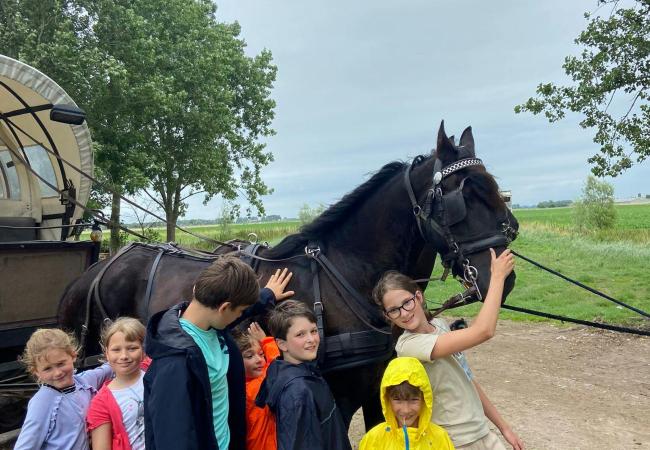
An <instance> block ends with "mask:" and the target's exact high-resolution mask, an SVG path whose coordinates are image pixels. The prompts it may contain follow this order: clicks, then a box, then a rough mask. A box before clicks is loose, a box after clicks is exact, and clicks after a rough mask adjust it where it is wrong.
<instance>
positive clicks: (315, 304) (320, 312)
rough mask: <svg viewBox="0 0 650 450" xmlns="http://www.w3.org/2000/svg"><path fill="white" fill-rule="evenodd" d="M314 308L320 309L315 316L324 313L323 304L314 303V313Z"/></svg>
mask: <svg viewBox="0 0 650 450" xmlns="http://www.w3.org/2000/svg"><path fill="white" fill-rule="evenodd" d="M316 306H318V308H319V309H320V311H318V312H317V313H316V314H322V312H323V311H325V307H324V306H323V302H314V311H316Z"/></svg>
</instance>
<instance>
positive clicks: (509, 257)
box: [490, 248, 515, 280]
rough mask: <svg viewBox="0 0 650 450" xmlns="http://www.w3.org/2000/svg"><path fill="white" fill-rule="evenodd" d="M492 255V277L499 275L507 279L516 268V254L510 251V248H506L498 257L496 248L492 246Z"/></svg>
mask: <svg viewBox="0 0 650 450" xmlns="http://www.w3.org/2000/svg"><path fill="white" fill-rule="evenodd" d="M490 255H491V257H492V262H491V264H490V270H491V271H492V277H497V278H500V279H502V280H505V279H506V278H507V276H508V275H510V273H511V272H512V271H513V269H514V268H515V257H514V255H513V254H512V253H511V252H510V250H508V249H505V250H504V251H503V253H501V254H500V255H499V256H498V257H497V255H496V253H495V252H494V249H492V248H491V249H490Z"/></svg>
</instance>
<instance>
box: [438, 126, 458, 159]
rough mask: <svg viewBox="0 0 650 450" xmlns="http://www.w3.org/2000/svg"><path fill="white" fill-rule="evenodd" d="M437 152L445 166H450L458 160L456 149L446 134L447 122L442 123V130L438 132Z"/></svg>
mask: <svg viewBox="0 0 650 450" xmlns="http://www.w3.org/2000/svg"><path fill="white" fill-rule="evenodd" d="M436 152H437V156H438V159H440V160H441V161H442V162H443V164H449V163H451V162H453V161H456V160H457V159H458V155H457V154H456V147H455V146H454V144H453V142H451V141H450V140H449V138H448V137H447V133H445V121H444V120H443V121H442V122H440V129H439V130H438V140H437V142H436Z"/></svg>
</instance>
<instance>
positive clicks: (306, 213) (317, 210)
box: [298, 203, 325, 225]
mask: <svg viewBox="0 0 650 450" xmlns="http://www.w3.org/2000/svg"><path fill="white" fill-rule="evenodd" d="M323 211H325V205H323V204H319V205H318V206H316V207H314V208H311V207H310V206H309V205H308V204H307V203H305V204H303V205H302V206H301V207H300V211H298V219H300V224H301V225H307V224H308V223H309V222H311V221H312V220H314V219H315V218H316V217H317V216H319V215H320V214H321V213H322V212H323Z"/></svg>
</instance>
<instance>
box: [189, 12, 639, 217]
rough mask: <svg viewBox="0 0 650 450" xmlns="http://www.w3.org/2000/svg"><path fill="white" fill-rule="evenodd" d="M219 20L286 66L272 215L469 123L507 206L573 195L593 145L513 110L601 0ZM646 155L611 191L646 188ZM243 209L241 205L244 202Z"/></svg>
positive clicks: (291, 210)
mask: <svg viewBox="0 0 650 450" xmlns="http://www.w3.org/2000/svg"><path fill="white" fill-rule="evenodd" d="M217 4H218V8H219V9H218V12H217V14H218V17H219V20H220V21H224V22H233V21H238V22H239V23H240V24H241V27H242V32H241V36H242V38H243V39H244V40H245V41H246V42H247V44H248V48H247V52H248V53H249V54H250V55H254V54H257V53H259V51H260V50H262V49H263V48H267V49H269V50H270V51H271V52H272V54H273V59H274V63H275V64H276V65H277V67H278V75H277V80H276V83H275V87H274V89H273V94H272V96H273V98H274V99H275V100H276V102H277V107H276V118H275V121H274V123H273V127H274V129H275V130H276V131H277V135H276V136H273V137H270V138H269V139H268V140H267V141H266V142H267V145H268V149H269V150H270V151H271V152H272V153H273V154H274V156H275V162H273V163H272V164H271V165H269V166H267V167H266V168H265V169H264V171H263V178H264V180H265V181H266V183H267V184H268V185H269V186H270V187H272V188H274V189H275V192H274V193H273V195H271V196H268V197H265V198H264V204H265V206H266V212H267V214H280V215H282V216H284V217H295V216H296V215H297V212H298V210H299V208H300V206H301V205H303V204H305V203H307V204H309V205H312V206H314V205H317V204H319V203H323V204H326V205H328V204H331V203H334V202H336V201H337V200H338V199H340V198H341V197H342V196H343V195H344V194H345V193H347V192H349V191H350V190H352V189H354V188H355V187H356V186H357V185H359V184H361V183H362V182H363V181H365V180H366V179H367V178H368V175H369V174H370V173H372V172H373V171H376V170H377V169H379V168H380V167H381V166H382V165H384V164H385V163H387V162H389V161H393V160H408V159H410V158H412V157H413V156H415V155H418V154H420V153H426V152H428V151H429V150H430V149H431V148H432V147H433V146H434V141H435V136H436V131H437V129H438V126H439V124H440V121H441V120H442V119H444V120H445V127H446V129H447V132H448V134H449V135H451V134H455V135H456V136H459V135H460V133H461V132H462V130H463V129H464V128H465V127H466V126H468V125H471V126H472V127H473V131H474V139H475V141H476V153H477V156H478V157H480V158H483V160H484V161H485V163H486V165H487V167H488V170H490V171H491V172H492V173H493V174H494V175H495V176H496V177H497V180H498V182H499V184H500V187H501V188H502V189H510V190H512V192H513V203H519V204H522V205H531V204H537V203H538V202H540V201H543V200H562V199H575V198H577V196H578V195H579V194H580V190H581V188H582V185H583V183H584V180H585V179H586V177H587V175H588V174H589V166H588V164H587V158H588V157H589V156H590V155H592V154H594V153H595V152H596V151H597V146H596V145H595V144H594V143H593V142H592V140H591V138H592V132H590V131H589V130H582V129H581V128H580V127H579V126H578V124H577V123H578V121H579V119H580V118H579V117H578V116H569V118H568V119H565V120H564V121H562V122H560V123H555V124H549V123H548V122H547V121H546V119H545V118H544V117H541V116H533V115H531V114H519V115H517V114H515V113H514V112H513V107H514V106H515V105H516V104H518V103H522V102H524V101H525V100H526V99H527V98H528V97H530V96H532V95H533V94H534V92H535V87H536V86H537V84H539V83H540V82H548V81H554V82H563V81H567V80H566V76H565V75H564V72H563V70H562V67H561V66H562V63H563V61H564V57H565V56H566V55H568V54H576V53H577V52H578V51H579V49H578V48H577V47H576V46H575V44H574V43H573V40H574V39H575V38H576V37H577V36H578V34H579V32H580V31H581V30H582V29H583V28H584V26H585V24H586V21H585V19H584V17H583V13H584V12H585V11H593V10H594V9H595V7H596V0H572V1H566V0H552V1H551V0H545V1H541V2H540V1H535V2H534V1H521V0H518V1H515V0H511V1H493V2H484V1H472V2H470V1H459V0H455V1H451V0H447V1H440V0H438V1H435V0H409V1H402V2H398V1H387V0H374V1H372V2H371V1H364V2H361V1H357V2H350V1H332V0H330V1H328V2H309V1H304V0H300V1H298V0H282V1H278V2H272V1H269V0H220V1H218V3H217ZM649 178H650V166H649V165H648V163H647V162H646V163H645V164H644V165H642V166H638V167H635V168H633V169H632V170H629V171H628V172H626V173H625V174H623V175H622V176H619V177H618V178H616V179H613V180H609V181H611V182H612V183H613V184H614V186H615V195H616V197H617V198H624V197H631V196H635V195H636V194H637V193H643V194H644V195H645V194H650V185H649V181H648V179H649ZM245 206H246V204H245V203H244V202H242V209H243V208H244V207H245ZM220 208H221V201H220V200H219V199H215V200H213V201H212V202H210V203H209V206H208V207H205V206H203V205H202V204H201V199H198V198H197V199H195V200H193V201H192V203H191V206H190V209H189V212H188V214H187V216H186V218H206V219H212V218H216V217H218V215H219V210H220Z"/></svg>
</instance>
